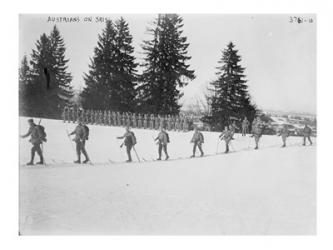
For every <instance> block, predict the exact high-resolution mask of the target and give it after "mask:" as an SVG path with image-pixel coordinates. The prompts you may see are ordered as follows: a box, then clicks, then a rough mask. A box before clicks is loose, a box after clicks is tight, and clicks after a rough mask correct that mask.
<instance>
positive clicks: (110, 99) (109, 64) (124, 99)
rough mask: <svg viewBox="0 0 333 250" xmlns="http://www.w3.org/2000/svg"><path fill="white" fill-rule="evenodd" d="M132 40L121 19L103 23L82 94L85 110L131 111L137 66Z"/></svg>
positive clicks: (124, 22)
mask: <svg viewBox="0 0 333 250" xmlns="http://www.w3.org/2000/svg"><path fill="white" fill-rule="evenodd" d="M131 43H132V36H131V34H130V32H129V28H128V24H127V23H126V21H125V20H124V19H123V18H120V19H119V20H117V21H116V22H115V24H114V23H113V22H112V21H107V22H106V27H105V29H104V30H103V31H102V34H101V35H99V36H98V42H97V47H96V48H95V51H94V52H95V55H94V57H93V58H92V60H91V63H90V65H89V68H90V70H89V73H88V74H85V77H84V80H85V84H86V87H85V88H84V90H83V91H82V93H81V97H82V103H83V106H84V107H85V108H91V109H111V110H117V111H132V110H133V109H134V108H135V103H134V101H135V84H136V66H137V64H136V63H135V58H134V56H133V52H134V48H133V46H132V45H131Z"/></svg>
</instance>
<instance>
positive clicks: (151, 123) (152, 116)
mask: <svg viewBox="0 0 333 250" xmlns="http://www.w3.org/2000/svg"><path fill="white" fill-rule="evenodd" d="M154 121H155V117H154V115H153V114H151V115H150V123H149V125H150V126H149V127H150V129H154Z"/></svg>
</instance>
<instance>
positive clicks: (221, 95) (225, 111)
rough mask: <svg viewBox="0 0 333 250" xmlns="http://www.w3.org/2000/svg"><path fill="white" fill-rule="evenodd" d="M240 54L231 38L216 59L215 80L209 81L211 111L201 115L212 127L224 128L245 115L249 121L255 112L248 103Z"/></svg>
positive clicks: (252, 106) (254, 108) (249, 98)
mask: <svg viewBox="0 0 333 250" xmlns="http://www.w3.org/2000/svg"><path fill="white" fill-rule="evenodd" d="M240 62H241V57H240V56H239V55H238V51H237V50H236V49H235V45H234V44H233V43H232V42H230V43H229V44H228V45H227V48H226V49H225V50H223V51H222V58H221V59H220V60H219V61H218V64H219V66H218V67H217V70H218V71H217V73H216V74H217V77H218V78H217V80H215V81H213V82H212V83H211V88H210V90H211V91H212V95H211V96H210V97H209V98H210V100H209V101H208V102H209V103H210V105H211V114H210V115H209V116H206V117H205V118H204V121H206V122H208V123H210V125H211V126H212V127H213V128H215V129H223V127H224V126H226V125H229V124H230V123H231V122H232V120H236V121H238V124H239V125H240V122H241V120H243V119H244V117H245V116H246V117H247V118H248V119H249V120H250V121H252V120H253V117H254V116H255V113H256V107H255V105H254V104H252V103H251V97H250V95H249V92H248V86H247V84H246V83H247V80H246V79H245V75H244V71H245V68H243V67H242V66H241V65H240Z"/></svg>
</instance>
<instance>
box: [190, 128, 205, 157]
mask: <svg viewBox="0 0 333 250" xmlns="http://www.w3.org/2000/svg"><path fill="white" fill-rule="evenodd" d="M191 143H193V154H192V156H191V158H192V157H195V152H196V150H197V147H198V148H199V150H200V153H201V157H202V156H203V155H204V152H203V151H202V144H203V143H204V137H203V134H202V133H201V132H200V131H199V130H198V128H197V127H195V128H194V134H193V137H192V139H191Z"/></svg>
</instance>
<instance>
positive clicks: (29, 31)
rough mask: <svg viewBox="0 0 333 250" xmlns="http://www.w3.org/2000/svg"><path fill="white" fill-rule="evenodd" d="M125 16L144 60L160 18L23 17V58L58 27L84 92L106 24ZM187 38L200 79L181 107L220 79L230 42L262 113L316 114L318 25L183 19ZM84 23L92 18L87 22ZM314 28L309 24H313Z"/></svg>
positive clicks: (271, 19)
mask: <svg viewBox="0 0 333 250" xmlns="http://www.w3.org/2000/svg"><path fill="white" fill-rule="evenodd" d="M49 16H50V17H63V16H66V17H79V18H80V21H79V22H73V23H66V22H48V17H49ZM120 16H123V17H124V18H125V19H126V20H127V21H128V23H129V27H130V32H131V34H132V35H133V45H134V47H135V56H136V57H137V58H138V61H140V59H142V58H143V54H142V49H141V45H142V41H143V40H146V39H150V38H151V36H150V35H149V34H148V33H147V27H148V26H149V25H150V24H151V23H152V21H153V20H154V18H155V17H156V16H157V15H156V14H145V15H142V14H140V15H133V14H121V15H120V14H119V15H115V14H111V15H105V14H103V15H96V14H94V15H90V14H87V15H75V14H73V15H54V14H52V15H20V22H19V25H20V26H19V29H20V42H19V46H20V47H19V56H20V60H21V59H22V57H23V55H25V54H26V55H28V56H29V55H30V53H31V50H32V49H33V48H35V42H36V41H37V39H39V37H40V35H41V34H42V33H47V34H49V33H50V31H51V29H52V27H53V25H55V24H56V25H57V27H58V28H59V30H60V33H61V35H62V36H63V38H64V40H65V44H66V48H67V50H66V57H67V58H68V59H70V62H69V70H70V72H71V73H72V74H73V77H74V78H73V85H74V87H75V88H76V89H79V88H82V87H83V86H84V81H83V74H84V72H87V71H88V64H89V62H90V59H89V58H91V57H92V56H93V50H94V47H95V46H96V44H97V35H98V34H99V33H100V32H101V30H102V29H103V28H104V26H105V23H104V22H96V21H95V18H96V17H107V18H110V19H112V20H115V19H116V18H118V17H120ZM181 16H182V17H183V19H184V27H183V30H184V33H183V34H184V35H185V36H187V39H188V42H189V43H190V46H189V49H188V52H189V53H188V54H189V55H190V56H192V59H191V60H190V62H189V63H190V65H191V68H192V69H194V70H195V74H196V79H195V80H193V81H192V82H190V83H189V85H188V86H186V87H185V88H184V89H183V91H184V97H183V99H182V100H181V102H182V103H184V104H185V105H186V104H190V103H192V102H193V100H195V99H196V98H197V97H199V98H202V97H203V94H204V91H205V89H206V87H207V86H208V84H209V82H211V81H212V80H214V79H216V76H215V73H216V66H217V61H218V60H219V59H220V58H221V51H222V50H223V49H224V48H225V47H226V45H227V44H228V43H229V42H230V41H232V42H233V43H234V44H235V45H236V49H237V50H239V54H240V55H241V56H242V63H241V64H242V66H243V67H245V68H246V71H245V74H246V76H247V80H248V85H249V91H250V94H251V96H252V97H253V101H254V102H255V103H256V104H257V105H258V107H259V108H262V109H272V110H281V111H297V112H310V113H316V20H315V17H314V16H309V15H297V16H300V17H303V18H304V19H305V20H307V22H303V23H297V22H290V15H222V14H221V15H218V14H214V15H213V14H204V15H203V14H191V15H189V14H184V15H181ZM292 16H295V15H292ZM85 17H92V18H93V21H92V22H86V21H85V20H84V18H85ZM310 17H312V18H313V23H309V22H308V20H309V18H310Z"/></svg>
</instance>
